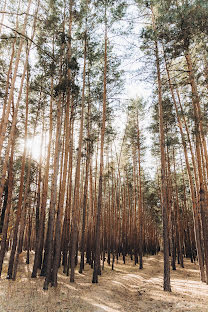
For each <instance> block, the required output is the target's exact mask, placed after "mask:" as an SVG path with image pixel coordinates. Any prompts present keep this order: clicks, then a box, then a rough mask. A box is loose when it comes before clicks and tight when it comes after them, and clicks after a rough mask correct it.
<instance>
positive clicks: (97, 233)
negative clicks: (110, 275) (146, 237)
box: [92, 6, 108, 283]
mask: <svg viewBox="0 0 208 312" xmlns="http://www.w3.org/2000/svg"><path fill="white" fill-rule="evenodd" d="M106 10H107V8H106V6H105V53H104V82H103V87H104V89H103V114H102V127H101V139H100V176H99V186H98V203H97V218H96V231H95V237H96V241H95V261H94V270H93V278H92V283H98V274H99V272H100V218H101V209H102V184H103V166H104V159H103V158H104V137H105V119H106V98H107V46H108V37H107V12H106Z"/></svg>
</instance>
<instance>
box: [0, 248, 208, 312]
mask: <svg viewBox="0 0 208 312" xmlns="http://www.w3.org/2000/svg"><path fill="white" fill-rule="evenodd" d="M7 258H8V256H7ZM6 270H7V263H5V264H4V269H3V273H2V277H1V279H0V312H14V311H18V312H49V311H50V312H79V311H85V312H136V311H144V312H145V311H148V312H150V311H153V312H159V311H165V312H166V311H167V312H169V311H174V312H182V311H189V312H195V311H198V312H205V311H207V312H208V285H206V284H205V283H201V282H200V278H199V271H198V265H197V264H193V263H190V260H187V259H185V269H181V268H180V267H177V270H176V271H171V287H172V292H171V293H168V292H164V291H163V255H162V254H161V253H160V254H158V255H157V256H145V257H144V269H143V270H139V268H138V266H135V265H134V263H133V261H132V262H131V261H130V260H129V259H128V261H127V263H126V264H125V265H124V264H123V262H122V259H120V260H119V261H118V263H115V269H114V271H112V270H111V267H110V266H108V265H105V269H104V271H103V272H102V276H101V277H99V283H98V284H92V283H91V279H92V270H91V269H90V267H89V265H86V266H85V271H84V273H83V274H79V273H78V272H76V276H75V282H74V283H70V282H69V277H67V276H65V275H64V274H62V272H61V270H60V271H59V274H58V287H57V288H51V287H50V288H49V290H48V291H44V290H43V281H44V278H42V277H38V278H37V279H31V278H30V276H31V270H32V265H26V264H25V254H24V253H23V254H21V258H20V265H19V270H18V275H17V279H16V282H14V281H11V280H6V279H5V278H6V272H7V271H6Z"/></svg>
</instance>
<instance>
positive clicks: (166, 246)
mask: <svg viewBox="0 0 208 312" xmlns="http://www.w3.org/2000/svg"><path fill="white" fill-rule="evenodd" d="M152 17H153V28H154V29H156V26H155V20H154V13H153V10H152ZM155 57H156V67H157V80H158V101H159V103H158V104H159V127H160V153H161V184H162V185H161V205H162V217H163V249H164V285H163V288H164V290H165V291H171V286H170V262H169V243H168V202H167V181H166V176H165V172H166V160H165V135H164V128H163V127H164V125H163V107H162V84H161V74H160V61H159V51H158V42H157V40H155Z"/></svg>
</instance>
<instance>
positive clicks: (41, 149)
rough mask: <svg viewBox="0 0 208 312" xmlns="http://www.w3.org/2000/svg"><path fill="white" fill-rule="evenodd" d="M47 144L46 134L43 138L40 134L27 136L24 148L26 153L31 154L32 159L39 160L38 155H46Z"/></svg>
mask: <svg viewBox="0 0 208 312" xmlns="http://www.w3.org/2000/svg"><path fill="white" fill-rule="evenodd" d="M47 144H48V136H46V137H45V138H44V139H43V140H42V137H41V135H36V136H34V137H31V138H28V139H27V142H26V149H27V152H28V153H31V156H32V158H33V159H34V160H36V161H39V160H40V157H41V155H42V157H43V158H44V157H45V156H46V155H45V154H46V146H47Z"/></svg>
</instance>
